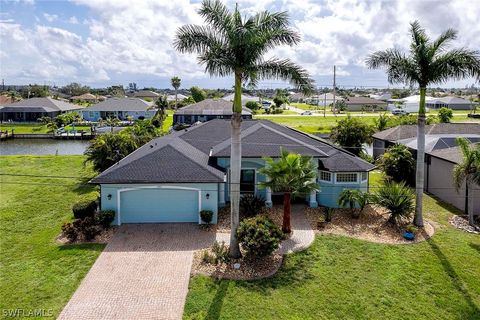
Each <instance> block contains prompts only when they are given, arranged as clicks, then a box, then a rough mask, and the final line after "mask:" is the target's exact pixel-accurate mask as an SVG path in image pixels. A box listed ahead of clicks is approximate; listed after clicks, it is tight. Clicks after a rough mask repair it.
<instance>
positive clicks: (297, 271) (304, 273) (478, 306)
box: [184, 174, 480, 320]
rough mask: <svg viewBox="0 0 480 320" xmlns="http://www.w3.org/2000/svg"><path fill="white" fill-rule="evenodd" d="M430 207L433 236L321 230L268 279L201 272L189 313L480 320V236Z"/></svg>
mask: <svg viewBox="0 0 480 320" xmlns="http://www.w3.org/2000/svg"><path fill="white" fill-rule="evenodd" d="M372 178H373V179H372V180H371V182H372V183H374V184H377V183H378V181H379V176H378V174H373V177H372ZM424 209H425V212H426V217H427V218H428V219H431V220H433V221H435V222H436V223H437V224H438V226H437V229H436V234H435V235H434V237H433V238H432V239H430V240H429V241H426V242H422V243H419V244H414V245H396V246H395V245H382V244H375V243H370V242H366V241H361V240H356V239H351V238H348V237H342V236H333V235H321V236H317V239H316V240H315V242H314V244H313V245H312V246H311V247H310V248H309V249H308V250H306V251H304V252H300V253H295V254H292V255H289V256H287V257H286V258H285V261H284V264H283V266H282V267H281V269H280V271H279V272H278V273H277V274H276V275H275V276H273V277H272V278H269V279H264V280H260V281H226V280H224V281H215V280H212V279H210V278H208V277H205V276H195V277H193V278H192V279H191V280H190V290H189V293H188V297H187V302H186V305H185V312H184V319H265V320H266V319H459V320H460V319H472V320H473V319H479V318H480V269H479V266H480V237H479V236H478V235H472V234H468V233H465V232H462V231H459V230H457V229H455V228H453V227H451V226H450V225H449V224H448V217H450V216H451V215H452V214H453V213H455V210H454V209H452V208H451V207H449V206H447V205H445V204H443V203H441V202H439V201H437V200H435V199H434V198H432V197H429V196H425V201H424Z"/></svg>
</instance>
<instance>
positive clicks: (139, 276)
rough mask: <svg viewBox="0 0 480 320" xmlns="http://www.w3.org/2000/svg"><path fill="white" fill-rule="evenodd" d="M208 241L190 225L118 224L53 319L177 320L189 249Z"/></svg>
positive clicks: (184, 289)
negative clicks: (56, 316) (58, 313)
mask: <svg viewBox="0 0 480 320" xmlns="http://www.w3.org/2000/svg"><path fill="white" fill-rule="evenodd" d="M214 238H215V235H214V234H213V233H211V232H205V231H202V230H200V229H199V228H198V226H197V225H193V224H142V225H122V226H121V227H120V228H119V230H118V231H117V232H116V234H115V236H114V237H113V239H112V241H111V242H110V243H109V244H108V245H107V247H106V248H105V250H104V251H103V252H102V254H101V255H100V256H99V257H98V259H97V261H96V262H95V264H94V265H93V267H92V268H91V269H90V271H89V272H88V274H87V276H86V277H85V279H83V281H82V283H81V284H80V287H79V288H78V289H77V291H76V292H75V293H74V295H73V296H72V298H71V299H70V301H69V302H68V304H67V305H66V306H65V308H64V309H63V311H62V313H61V314H60V316H59V319H75V320H81V319H95V320H100V319H109V320H113V319H129V320H131V319H181V318H182V313H183V307H184V304H185V298H186V295H187V292H188V282H189V279H190V269H191V265H192V260H193V251H195V250H199V249H202V248H205V247H207V246H209V245H211V244H212V243H213V241H214V240H215V239H214Z"/></svg>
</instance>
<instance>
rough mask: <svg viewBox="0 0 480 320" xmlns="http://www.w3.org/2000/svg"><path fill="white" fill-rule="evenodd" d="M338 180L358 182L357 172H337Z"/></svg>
mask: <svg viewBox="0 0 480 320" xmlns="http://www.w3.org/2000/svg"><path fill="white" fill-rule="evenodd" d="M337 182H346V183H352V182H357V174H356V173H337Z"/></svg>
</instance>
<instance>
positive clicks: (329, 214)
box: [325, 208, 333, 222]
mask: <svg viewBox="0 0 480 320" xmlns="http://www.w3.org/2000/svg"><path fill="white" fill-rule="evenodd" d="M332 216H333V208H325V221H326V222H331V221H332Z"/></svg>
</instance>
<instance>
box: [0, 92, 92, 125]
mask: <svg viewBox="0 0 480 320" xmlns="http://www.w3.org/2000/svg"><path fill="white" fill-rule="evenodd" d="M82 109H84V108H83V107H82V106H79V105H76V104H72V103H68V102H65V101H61V100H56V99H53V98H51V97H45V98H30V99H25V100H22V101H18V102H14V103H9V104H6V105H3V106H0V120H1V121H8V120H11V121H19V122H34V121H37V120H38V119H39V118H41V117H43V116H47V117H52V118H53V117H56V116H58V115H59V114H61V113H65V112H70V111H80V110H82Z"/></svg>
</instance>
